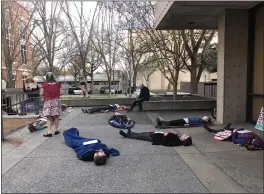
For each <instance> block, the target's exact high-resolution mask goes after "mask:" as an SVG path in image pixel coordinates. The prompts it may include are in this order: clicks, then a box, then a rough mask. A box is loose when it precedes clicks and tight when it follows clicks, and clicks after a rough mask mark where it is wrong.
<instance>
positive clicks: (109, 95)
mask: <svg viewBox="0 0 264 194" xmlns="http://www.w3.org/2000/svg"><path fill="white" fill-rule="evenodd" d="M108 90H109V94H108V97H109V98H111V77H110V78H109V79H108Z"/></svg>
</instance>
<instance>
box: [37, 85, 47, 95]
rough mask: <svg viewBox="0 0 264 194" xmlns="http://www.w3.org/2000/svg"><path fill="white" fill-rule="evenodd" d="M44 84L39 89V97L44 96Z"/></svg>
mask: <svg viewBox="0 0 264 194" xmlns="http://www.w3.org/2000/svg"><path fill="white" fill-rule="evenodd" d="M45 85H46V84H45V83H43V84H42V86H41V88H40V92H39V95H40V96H44V88H45Z"/></svg>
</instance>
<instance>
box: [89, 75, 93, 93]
mask: <svg viewBox="0 0 264 194" xmlns="http://www.w3.org/2000/svg"><path fill="white" fill-rule="evenodd" d="M90 89H91V92H93V90H94V75H93V72H91V86H90Z"/></svg>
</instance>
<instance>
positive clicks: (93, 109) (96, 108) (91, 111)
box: [89, 105, 113, 113]
mask: <svg viewBox="0 0 264 194" xmlns="http://www.w3.org/2000/svg"><path fill="white" fill-rule="evenodd" d="M100 110H113V107H112V106H110V105H107V106H98V107H94V108H91V109H89V111H90V113H95V112H100Z"/></svg>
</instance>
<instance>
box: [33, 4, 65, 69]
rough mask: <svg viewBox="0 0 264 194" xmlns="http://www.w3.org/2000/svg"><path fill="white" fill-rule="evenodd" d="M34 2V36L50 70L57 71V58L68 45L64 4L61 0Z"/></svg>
mask: <svg viewBox="0 0 264 194" xmlns="http://www.w3.org/2000/svg"><path fill="white" fill-rule="evenodd" d="M33 4H34V6H35V7H36V9H37V14H36V15H35V17H34V22H33V25H34V26H35V30H34V32H33V34H32V35H33V37H32V38H34V41H35V42H36V44H37V45H38V47H39V49H40V50H41V53H42V55H43V57H44V60H45V64H47V65H48V67H49V71H51V72H55V70H54V66H55V64H54V62H55V59H56V58H57V57H59V54H60V51H61V50H62V49H63V48H64V47H65V46H66V45H65V44H64V43H65V41H64V40H65V39H64V38H63V36H64V22H63V20H62V19H61V12H62V5H61V2H59V1H53V2H46V1H35V2H33ZM56 65H57V64H56ZM60 68H61V67H60ZM60 68H59V69H60Z"/></svg>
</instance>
